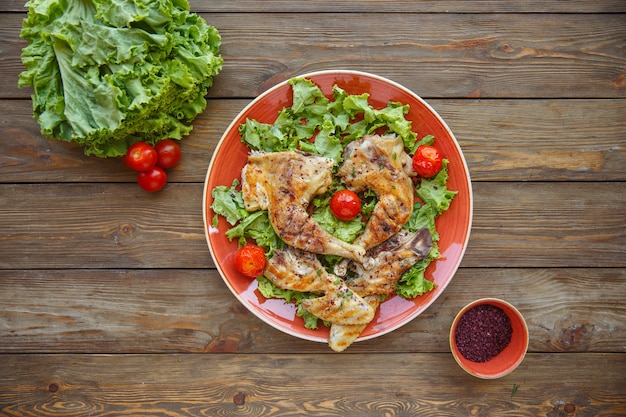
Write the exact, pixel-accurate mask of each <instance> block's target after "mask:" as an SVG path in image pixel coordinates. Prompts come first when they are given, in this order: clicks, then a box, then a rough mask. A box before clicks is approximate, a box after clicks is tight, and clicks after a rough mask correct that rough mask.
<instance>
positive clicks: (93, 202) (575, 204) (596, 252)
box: [0, 182, 626, 269]
mask: <svg viewBox="0 0 626 417" xmlns="http://www.w3.org/2000/svg"><path fill="white" fill-rule="evenodd" d="M474 198H475V204H474V224H473V227H472V234H471V238H470V244H469V247H468V250H467V253H466V256H465V258H464V260H463V266H466V267H481V266H489V267H535V266H538V265H541V266H543V267H595V266H603V267H624V266H626V259H625V258H624V256H623V249H624V247H625V245H626V241H625V238H626V232H625V229H626V223H625V222H624V219H625V218H626V213H625V210H626V201H625V199H626V183H500V182H485V183H475V184H474ZM0 230H1V231H2V235H0V269H40V268H43V269H48V268H70V269H74V268H78V269H83V268H109V267H110V266H111V265H116V266H117V267H119V268H206V267H211V266H213V262H212V260H211V259H210V256H209V252H208V249H207V245H206V242H205V238H204V231H203V222H202V184H169V185H167V186H166V188H165V189H164V190H162V191H161V192H159V193H154V194H152V193H146V192H145V191H143V190H142V189H140V188H139V187H138V186H137V185H136V184H130V183H129V184H61V185H59V184H49V185H41V184H36V185H30V184H24V185H12V184H6V185H0ZM68 247H71V248H74V250H73V251H72V252H69V253H68V250H67V248H68ZM180 248H185V250H184V251H181V249H180Z"/></svg>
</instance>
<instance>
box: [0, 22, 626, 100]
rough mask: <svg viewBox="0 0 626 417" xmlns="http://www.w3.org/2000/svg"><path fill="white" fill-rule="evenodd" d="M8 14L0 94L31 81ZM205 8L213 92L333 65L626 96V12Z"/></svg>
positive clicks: (487, 88) (238, 92)
mask: <svg viewBox="0 0 626 417" xmlns="http://www.w3.org/2000/svg"><path fill="white" fill-rule="evenodd" d="M5 16H6V19H5V21H6V22H5V23H4V24H3V25H2V27H0V42H1V43H2V44H3V46H4V49H3V50H2V51H0V54H1V55H0V85H3V91H2V93H1V95H0V98H26V97H29V95H30V94H31V90H30V89H29V88H25V89H21V90H20V89H18V88H17V78H18V74H19V73H20V72H21V71H22V70H23V66H22V64H21V62H20V60H19V56H20V52H21V48H23V47H24V45H25V43H24V41H22V40H20V39H19V38H18V36H19V31H20V27H21V22H22V18H23V16H21V15H20V14H6V15H5ZM203 16H204V17H206V19H207V21H208V22H209V23H210V24H212V25H213V26H215V27H217V28H218V30H219V31H220V33H221V35H222V38H223V45H222V49H221V52H222V55H223V57H224V58H225V63H224V69H223V71H222V72H221V73H220V75H219V76H218V77H216V79H215V85H214V86H213V87H212V88H211V90H210V92H209V96H210V97H214V98H238V97H248V98H249V97H255V96H257V95H258V94H259V93H261V92H262V91H264V90H265V89H267V88H268V87H270V86H272V85H274V84H276V82H278V81H279V80H283V79H286V78H290V77H293V76H296V75H299V74H303V73H306V72H310V71H316V70H322V69H333V68H341V69H353V70H364V71H369V72H373V73H377V74H379V75H381V76H386V77H388V78H391V79H394V80H395V81H397V82H399V83H401V84H403V85H405V86H406V87H408V88H409V89H411V90H413V91H414V92H416V93H417V94H418V95H420V96H423V97H428V98H455V97H474V98H476V97H480V98H490V97H491V98H506V97H517V98H563V97H566V98H624V97H626V82H625V76H626V74H625V72H624V65H625V64H626V55H625V53H624V46H625V43H624V42H625V41H624V39H626V14H590V15H577V14H571V15H570V14H567V15H544V14H538V15H535V14H485V15H483V14H409V13H407V14H390V15H387V16H386V17H383V16H380V15H378V14H367V13H348V14H345V13H324V14H312V13H305V14H290V13H260V14H239V13H217V14H210V15H203ZM3 17H4V16H3ZM381 20H389V21H393V25H389V24H384V25H380V24H379V22H380V21H381ZM340 27H349V28H350V30H349V31H346V30H338V29H337V28H340ZM371 28H376V30H371ZM441 28H445V30H443V31H442V30H441Z"/></svg>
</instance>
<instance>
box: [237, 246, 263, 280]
mask: <svg viewBox="0 0 626 417" xmlns="http://www.w3.org/2000/svg"><path fill="white" fill-rule="evenodd" d="M266 262H267V260H266V258H265V251H264V250H263V248H262V247H260V246H257V245H253V244H252V243H248V244H246V245H244V246H242V247H241V248H239V249H238V250H237V252H235V259H234V263H235V269H236V270H237V271H239V272H241V273H242V274H243V275H245V276H247V277H250V278H256V277H258V276H260V275H263V270H264V269H265V263H266Z"/></svg>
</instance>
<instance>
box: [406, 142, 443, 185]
mask: <svg viewBox="0 0 626 417" xmlns="http://www.w3.org/2000/svg"><path fill="white" fill-rule="evenodd" d="M441 160H442V158H441V152H439V149H437V148H435V147H434V146H430V145H421V146H419V147H418V148H417V150H416V151H415V155H413V171H415V172H417V175H419V176H420V177H422V178H431V177H434V176H435V175H437V174H438V173H439V171H441V166H442V161H441Z"/></svg>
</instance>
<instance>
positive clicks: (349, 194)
mask: <svg viewBox="0 0 626 417" xmlns="http://www.w3.org/2000/svg"><path fill="white" fill-rule="evenodd" d="M330 211H332V213H333V214H334V215H335V217H337V218H338V219H339V220H343V221H348V220H352V219H354V218H355V217H356V216H358V215H359V213H360V212H361V200H360V199H359V196H358V195H357V194H356V193H355V192H354V191H350V190H339V191H337V192H336V193H335V194H333V196H332V197H331V198H330Z"/></svg>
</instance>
